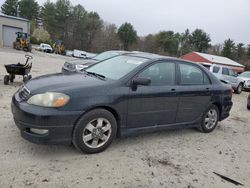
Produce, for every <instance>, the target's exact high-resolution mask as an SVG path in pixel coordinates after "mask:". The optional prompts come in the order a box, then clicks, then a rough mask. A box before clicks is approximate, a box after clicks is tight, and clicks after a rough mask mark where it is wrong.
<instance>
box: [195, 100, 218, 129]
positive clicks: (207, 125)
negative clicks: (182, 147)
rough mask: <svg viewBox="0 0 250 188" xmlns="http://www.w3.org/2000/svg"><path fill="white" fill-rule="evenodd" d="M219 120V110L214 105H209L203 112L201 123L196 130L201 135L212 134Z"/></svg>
mask: <svg viewBox="0 0 250 188" xmlns="http://www.w3.org/2000/svg"><path fill="white" fill-rule="evenodd" d="M218 120H219V109H218V107H217V106H216V105H214V104H212V105H210V106H209V107H208V108H207V110H206V111H205V113H204V115H203V117H202V122H201V124H200V126H199V127H198V129H199V130H200V131H201V132H203V133H210V132H212V131H213V130H214V129H215V127H216V126H217V124H218Z"/></svg>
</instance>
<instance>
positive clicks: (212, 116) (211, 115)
mask: <svg viewBox="0 0 250 188" xmlns="http://www.w3.org/2000/svg"><path fill="white" fill-rule="evenodd" d="M217 119H218V114H217V111H216V110H215V109H210V110H209V111H208V112H207V114H206V118H205V122H204V123H205V127H206V128H207V129H212V128H213V127H214V126H215V125H216V123H217Z"/></svg>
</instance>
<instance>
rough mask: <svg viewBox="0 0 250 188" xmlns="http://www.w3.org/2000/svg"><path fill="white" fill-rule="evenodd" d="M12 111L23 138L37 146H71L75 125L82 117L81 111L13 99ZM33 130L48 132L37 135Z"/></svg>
mask: <svg viewBox="0 0 250 188" xmlns="http://www.w3.org/2000/svg"><path fill="white" fill-rule="evenodd" d="M11 110H12V114H13V118H14V121H15V124H16V125H17V127H18V128H19V130H20V133H21V136H22V137H23V138H24V139H26V140H28V141H30V142H33V143H37V144H71V142H72V133H73V128H74V124H75V122H76V121H77V119H78V118H79V117H80V114H81V112H79V111H76V112H75V111H73V112H71V111H60V110H58V109H54V108H42V107H38V106H34V105H29V104H27V103H26V102H19V101H17V100H16V98H15V96H13V98H12V104H11ZM32 129H38V130H46V131H47V132H46V133H45V134H37V133H35V132H33V131H32Z"/></svg>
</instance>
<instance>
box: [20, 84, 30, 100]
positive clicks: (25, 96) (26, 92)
mask: <svg viewBox="0 0 250 188" xmlns="http://www.w3.org/2000/svg"><path fill="white" fill-rule="evenodd" d="M19 97H20V99H22V100H26V99H28V98H29V97H30V91H29V90H28V89H27V88H26V87H25V86H24V87H23V88H21V89H20V91H19Z"/></svg>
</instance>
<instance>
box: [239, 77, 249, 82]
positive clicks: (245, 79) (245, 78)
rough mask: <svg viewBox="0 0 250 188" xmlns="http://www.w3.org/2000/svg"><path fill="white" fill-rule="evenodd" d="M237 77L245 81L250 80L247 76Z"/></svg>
mask: <svg viewBox="0 0 250 188" xmlns="http://www.w3.org/2000/svg"><path fill="white" fill-rule="evenodd" d="M237 78H239V79H241V80H244V81H248V80H250V78H247V77H241V76H239V77H237Z"/></svg>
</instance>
